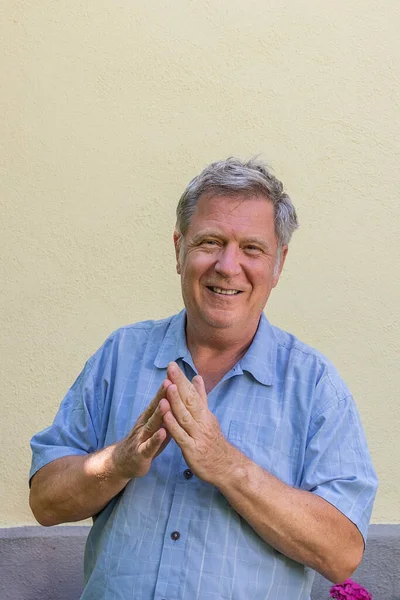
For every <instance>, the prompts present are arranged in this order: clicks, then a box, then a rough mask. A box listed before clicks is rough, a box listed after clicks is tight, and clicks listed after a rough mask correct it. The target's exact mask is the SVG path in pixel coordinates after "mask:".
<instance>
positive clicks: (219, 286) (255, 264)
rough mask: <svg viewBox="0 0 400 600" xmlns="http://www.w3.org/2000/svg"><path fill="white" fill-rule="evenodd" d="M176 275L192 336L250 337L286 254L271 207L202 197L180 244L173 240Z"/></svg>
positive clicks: (259, 201)
mask: <svg viewBox="0 0 400 600" xmlns="http://www.w3.org/2000/svg"><path fill="white" fill-rule="evenodd" d="M174 242H175V250H176V258H177V272H178V273H179V274H180V275H181V284H182V295H183V300H184V303H185V306H186V311H187V316H188V327H190V329H191V331H192V333H194V332H201V334H202V335H203V336H204V335H213V334H215V330H216V329H217V330H228V331H229V338H230V339H232V337H233V338H236V339H238V340H240V339H241V338H243V339H245V338H248V337H249V336H250V339H251V337H252V336H253V335H254V333H255V331H256V329H257V326H258V322H259V319H260V316H261V313H262V311H263V309H264V306H265V304H266V302H267V300H268V297H269V295H270V293H271V290H272V288H274V287H275V286H276V284H277V283H278V280H279V275H280V272H281V270H282V266H283V263H284V260H285V257H286V253H287V246H284V247H283V249H282V254H281V259H280V264H279V265H278V266H277V268H275V265H276V258H277V250H278V244H277V239H276V235H275V228H274V207H273V205H272V203H271V202H269V201H268V200H266V199H265V198H260V197H256V196H250V197H248V196H244V195H241V194H235V195H233V196H232V195H221V196H214V197H204V196H203V197H202V198H200V200H199V202H198V203H197V206H196V210H195V213H194V215H193V217H192V220H191V223H190V226H189V228H188V230H187V232H186V235H185V237H184V238H182V237H180V236H179V235H178V234H175V235H174Z"/></svg>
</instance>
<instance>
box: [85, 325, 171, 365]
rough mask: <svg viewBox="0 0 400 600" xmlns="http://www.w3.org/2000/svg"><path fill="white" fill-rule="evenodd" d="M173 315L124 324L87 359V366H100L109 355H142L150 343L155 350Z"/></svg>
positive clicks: (118, 356)
mask: <svg viewBox="0 0 400 600" xmlns="http://www.w3.org/2000/svg"><path fill="white" fill-rule="evenodd" d="M173 318H174V316H171V317H167V318H165V319H160V320H147V321H139V322H137V323H132V324H129V325H124V326H122V327H119V328H118V329H116V330H115V331H113V332H112V333H111V334H110V335H109V336H108V337H107V339H106V340H105V341H104V343H103V344H102V346H101V347H100V348H99V349H98V350H97V352H96V353H95V354H93V356H92V357H91V358H90V359H89V360H88V363H87V364H88V367H89V368H94V367H95V366H100V364H99V363H104V361H108V360H109V359H110V358H111V357H116V358H121V356H124V357H126V358H128V357H129V358H130V359H133V358H134V357H135V356H142V355H143V352H144V351H145V348H147V347H148V346H149V344H151V346H152V347H153V349H154V352H156V351H157V350H158V348H159V346H160V344H161V343H162V340H163V339H164V336H165V334H166V332H167V330H168V328H169V325H170V324H171V321H172V319H173Z"/></svg>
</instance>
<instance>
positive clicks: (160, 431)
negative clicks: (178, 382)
mask: <svg viewBox="0 0 400 600" xmlns="http://www.w3.org/2000/svg"><path fill="white" fill-rule="evenodd" d="M170 385H171V382H170V381H169V380H168V379H165V380H164V381H163V383H162V385H161V387H160V388H159V390H158V392H157V394H156V395H155V397H154V398H153V400H152V401H151V402H150V404H149V406H148V407H147V408H146V410H145V411H144V412H143V413H142V414H141V415H140V417H139V418H138V420H137V421H136V423H135V425H134V426H133V428H132V430H131V431H130V433H129V434H128V435H127V436H126V438H124V439H123V440H121V441H120V442H118V443H117V444H115V446H114V452H113V460H114V465H115V469H116V471H117V472H118V474H119V475H120V476H121V477H124V478H127V479H132V478H133V477H143V476H144V475H146V474H147V473H148V471H149V469H150V466H151V463H152V460H153V459H154V458H155V457H156V456H158V455H159V454H160V452H162V451H163V450H164V448H165V447H166V446H167V444H168V442H169V441H170V439H171V436H170V435H169V434H168V433H167V431H166V430H165V428H164V427H163V416H164V414H165V413H166V412H167V411H168V410H170V407H169V403H168V401H167V400H166V399H165V397H166V390H167V388H168V386H170Z"/></svg>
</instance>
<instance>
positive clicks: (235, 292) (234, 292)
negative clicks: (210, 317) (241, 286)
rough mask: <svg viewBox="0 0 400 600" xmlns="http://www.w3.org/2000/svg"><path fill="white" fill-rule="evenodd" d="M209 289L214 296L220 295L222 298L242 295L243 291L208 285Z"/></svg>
mask: <svg viewBox="0 0 400 600" xmlns="http://www.w3.org/2000/svg"><path fill="white" fill-rule="evenodd" d="M207 289H209V290H210V291H211V292H213V293H214V294H219V295H220V296H238V295H239V294H241V293H242V290H235V289H226V288H220V287H217V286H214V285H208V286H207Z"/></svg>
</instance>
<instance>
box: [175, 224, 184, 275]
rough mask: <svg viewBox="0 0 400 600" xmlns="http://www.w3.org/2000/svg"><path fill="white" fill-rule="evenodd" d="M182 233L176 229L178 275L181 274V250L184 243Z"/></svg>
mask: <svg viewBox="0 0 400 600" xmlns="http://www.w3.org/2000/svg"><path fill="white" fill-rule="evenodd" d="M182 239H183V238H182V234H181V233H178V232H177V231H174V246H175V258H176V272H177V273H178V275H180V274H181V261H180V250H181V244H182Z"/></svg>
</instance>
